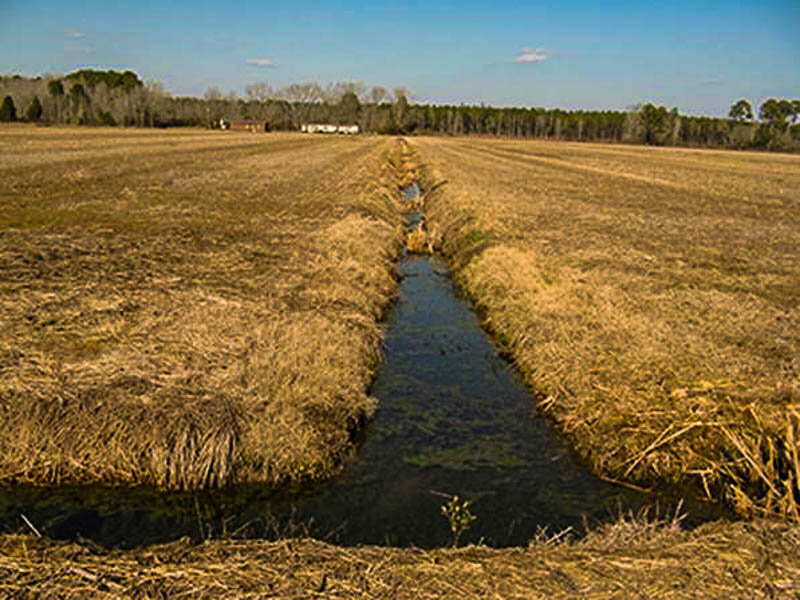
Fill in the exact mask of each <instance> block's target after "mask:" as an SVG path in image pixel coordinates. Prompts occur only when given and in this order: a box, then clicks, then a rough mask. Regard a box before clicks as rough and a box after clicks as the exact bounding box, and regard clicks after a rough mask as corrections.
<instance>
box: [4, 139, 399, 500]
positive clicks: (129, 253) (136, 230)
mask: <svg viewBox="0 0 800 600" xmlns="http://www.w3.org/2000/svg"><path fill="white" fill-rule="evenodd" d="M0 147H1V148H2V151H0V156H1V157H2V158H0V272H2V273H3V277H2V278H1V279H0V415H1V417H0V418H1V419H2V423H3V427H2V428H0V481H3V482H12V481H16V482H32V483H37V484H66V483H87V482H108V483H115V484H120V483H121V484H151V485H157V486H160V487H163V488H169V489H197V488H205V487H213V486H219V485H224V484H228V483H233V482H243V481H259V482H267V483H279V482H283V481H289V480H300V479H304V478H319V477H326V476H330V475H331V474H332V473H333V472H334V471H335V470H336V468H337V467H338V466H339V465H340V464H341V461H342V459H343V457H344V456H346V455H347V454H348V453H349V452H350V449H351V436H352V433H353V432H354V430H355V429H357V428H358V426H359V425H360V423H361V422H362V421H363V420H364V419H365V418H368V417H369V415H370V413H371V411H372V409H373V408H374V404H375V401H374V400H373V399H372V398H370V397H369V396H368V395H367V388H368V385H369V383H370V381H371V378H372V376H373V373H374V370H375V368H376V367H377V364H378V362H379V341H380V329H379V326H378V321H379V319H380V317H381V315H382V312H383V311H384V310H385V308H386V307H387V304H388V303H389V302H390V300H391V298H392V296H393V294H394V290H395V287H396V281H395V271H394V260H395V258H396V256H397V253H398V252H399V249H400V244H401V243H402V235H403V231H402V224H401V219H400V217H399V214H400V210H399V206H398V205H397V204H396V203H397V200H396V194H395V188H394V182H393V181H391V180H390V179H389V178H388V177H387V176H386V175H385V173H384V172H383V167H384V163H385V161H386V159H387V158H388V157H390V155H391V154H396V153H397V149H396V148H395V147H394V144H393V143H391V142H387V141H381V140H377V139H375V138H371V139H367V138H361V139H348V140H344V139H329V138H313V139H312V138H307V137H301V136H299V135H289V134H286V135H282V134H274V135H273V134H270V135H269V136H244V135H237V134H231V135H229V136H228V135H224V134H220V133H219V132H216V133H209V132H193V131H181V132H166V133H163V132H142V131H137V132H128V131H117V130H113V131H111V130H97V131H93V130H92V131H88V130H87V131H83V130H81V131H78V130H74V129H70V130H60V129H46V130H40V129H37V130H33V129H10V130H6V131H2V132H0ZM120 148H124V152H121V151H120Z"/></svg>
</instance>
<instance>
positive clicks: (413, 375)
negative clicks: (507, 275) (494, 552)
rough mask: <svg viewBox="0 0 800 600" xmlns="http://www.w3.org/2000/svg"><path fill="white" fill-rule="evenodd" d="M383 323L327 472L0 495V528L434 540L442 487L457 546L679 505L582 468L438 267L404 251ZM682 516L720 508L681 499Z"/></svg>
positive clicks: (102, 537)
mask: <svg viewBox="0 0 800 600" xmlns="http://www.w3.org/2000/svg"><path fill="white" fill-rule="evenodd" d="M401 267H402V270H403V281H402V284H401V290H400V299H399V301H398V303H397V305H396V306H395V307H394V309H393V311H392V313H391V314H390V318H389V321H388V331H387V337H386V341H385V361H384V363H383V365H382V367H381V370H380V373H379V375H378V377H377V379H376V381H375V384H374V387H373V390H372V394H373V395H374V396H376V397H377V398H378V399H379V401H380V403H379V406H378V409H377V411H376V414H375V419H374V421H373V422H372V423H371V424H370V425H369V426H368V427H367V430H366V431H365V433H364V440H363V444H362V445H361V448H360V449H359V452H358V456H357V457H356V458H355V459H354V460H353V461H352V462H351V463H350V464H349V466H348V468H347V469H346V471H345V472H344V473H343V474H342V475H341V476H340V477H338V478H337V479H335V480H333V481H331V482H329V483H327V484H325V485H321V486H315V487H312V488H305V489H302V490H283V491H281V492H279V493H275V492H268V491H265V490H264V489H262V488H260V487H257V486H247V487H235V488H231V489H226V490H220V491H215V492H205V493H201V494H177V493H170V494H159V493H156V492H154V491H152V490H149V489H132V490H131V489H114V488H91V487H90V488H85V487H83V488H67V489H53V490H43V489H36V488H14V489H10V490H3V491H0V530H4V531H21V530H23V528H24V527H26V526H24V525H23V524H22V520H21V517H20V515H21V514H24V515H25V516H26V517H27V518H28V519H29V520H30V521H31V522H32V523H33V524H34V525H35V526H36V527H37V528H39V529H40V530H41V531H42V533H43V534H45V535H49V536H51V537H55V538H75V537H78V536H81V537H83V538H88V539H91V540H93V541H95V542H97V543H99V544H103V545H106V546H120V547H131V546H136V545H140V544H146V543H156V542H164V541H169V540H174V539H176V538H178V537H181V536H184V535H189V536H192V537H194V538H195V539H202V538H207V537H219V536H223V535H231V534H233V535H236V536H256V537H262V536H269V535H270V533H274V532H275V530H276V529H277V530H279V531H281V532H283V533H289V534H291V533H292V530H291V527H290V525H289V523H295V524H297V523H309V522H310V525H307V532H308V533H311V534H312V535H314V536H315V537H319V538H323V539H329V540H331V541H336V542H339V543H343V544H356V543H377V544H383V543H389V544H393V545H408V544H414V545H417V546H422V547H432V546H439V545H446V544H448V543H449V542H450V541H451V539H452V537H451V532H450V528H449V525H448V521H447V519H446V518H445V517H444V516H443V515H442V514H441V506H442V504H443V503H444V502H445V501H446V500H445V499H444V498H443V497H442V496H440V495H438V494H437V492H438V493H440V494H457V495H459V496H460V497H462V498H468V499H470V500H472V501H473V504H472V506H471V507H470V509H471V511H472V512H473V513H474V514H475V515H476V516H477V520H476V521H475V522H474V523H473V524H472V526H471V527H470V529H469V530H468V531H467V532H466V533H465V534H464V536H463V537H462V542H478V541H480V540H483V542H484V543H486V544H489V545H493V546H507V545H520V544H523V545H524V544H526V543H527V542H528V541H529V540H530V539H531V537H532V536H533V535H534V534H535V533H536V531H537V528H538V527H547V528H548V529H549V531H551V532H557V531H560V530H561V529H564V528H566V527H570V526H572V527H574V528H576V530H582V525H581V524H582V518H583V516H585V517H587V518H588V520H589V522H597V521H601V520H606V519H609V518H614V517H615V516H616V515H617V514H618V513H619V511H620V509H622V510H639V509H640V508H641V507H643V506H646V505H654V504H656V503H658V504H659V505H660V510H661V511H662V512H665V511H668V510H671V507H674V505H675V503H676V500H675V499H669V498H665V497H660V498H659V497H656V496H653V495H647V494H641V493H638V492H634V491H632V490H629V489H626V488H621V487H617V486H613V485H611V484H608V483H606V482H604V481H601V480H600V479H598V478H596V477H594V476H592V475H590V474H589V473H588V472H587V471H586V470H585V469H584V468H582V467H581V466H580V465H579V464H577V462H576V461H575V459H574V457H573V456H571V454H570V453H569V451H568V450H567V449H566V448H565V446H564V445H563V444H562V443H561V442H560V440H559V439H557V437H556V436H554V434H553V433H552V432H551V431H550V429H549V428H548V426H547V424H546V422H545V421H543V420H542V419H541V418H538V417H536V416H535V415H534V413H533V411H532V404H531V396H530V394H529V393H528V392H527V390H526V389H525V387H524V386H523V385H522V384H521V382H520V381H519V380H518V378H517V376H516V374H515V372H514V370H513V369H512V368H511V367H510V366H509V365H508V363H507V362H506V361H505V360H504V359H503V358H502V357H500V356H498V354H497V351H496V348H495V347H494V346H493V344H492V343H491V341H490V340H489V339H488V337H487V336H486V334H484V332H483V331H482V330H481V329H480V326H479V323H478V321H477V319H476V317H475V315H474V314H473V312H472V310H471V309H470V307H469V305H468V304H467V303H466V302H465V301H463V300H462V299H460V298H458V297H457V294H455V293H454V290H453V286H452V283H451V281H450V279H449V278H448V276H447V271H446V265H445V263H444V262H443V261H442V260H441V259H439V258H436V257H433V258H428V257H426V258H409V259H407V260H405V261H404V262H403V263H402V265H401ZM684 510H685V511H688V513H689V518H688V519H687V521H688V522H691V523H698V522H701V521H703V520H707V519H710V518H717V517H719V516H721V515H722V512H721V509H719V508H716V507H713V506H709V505H705V504H700V503H689V504H686V505H685V507H684Z"/></svg>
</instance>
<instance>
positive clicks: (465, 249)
mask: <svg viewBox="0 0 800 600" xmlns="http://www.w3.org/2000/svg"><path fill="white" fill-rule="evenodd" d="M414 146H416V148H417V149H418V152H419V154H420V157H421V160H422V161H423V163H424V164H425V166H426V169H425V173H424V177H425V178H426V179H427V181H428V183H427V185H428V187H430V186H431V185H432V184H433V183H435V182H439V181H445V180H446V181H447V182H448V183H447V184H446V185H443V186H440V188H439V191H438V193H436V194H433V195H431V196H430V197H429V198H428V202H427V205H426V208H427V214H428V218H429V222H431V223H433V225H434V226H438V227H439V228H440V229H441V231H442V232H443V234H444V239H443V247H444V250H445V252H446V253H447V254H448V256H449V257H450V259H451V262H453V263H454V266H455V267H456V271H455V275H456V277H457V278H458V279H459V281H460V283H461V284H462V285H463V286H464V288H465V289H466V291H467V293H468V294H469V295H470V296H471V298H472V299H473V301H474V302H475V304H476V305H477V307H478V308H479V309H480V310H481V311H482V313H483V314H484V316H485V322H486V325H487V327H488V328H489V329H491V330H492V331H493V332H494V334H495V336H496V338H497V339H498V341H499V342H500V343H501V344H502V345H504V346H505V347H506V349H507V350H508V352H509V353H510V354H511V356H512V357H513V358H514V360H515V362H516V363H517V364H518V365H519V367H520V369H521V371H522V373H523V375H524V376H525V378H526V380H527V382H528V383H529V385H530V386H531V388H532V389H533V390H534V391H535V392H536V394H537V395H538V396H539V406H540V408H541V410H543V411H544V412H545V413H547V414H548V415H550V416H551V417H552V418H553V419H554V420H555V422H556V423H557V424H558V426H559V428H560V429H561V430H562V431H563V432H565V433H566V434H567V436H568V438H569V440H570V442H571V444H572V445H574V446H575V447H576V448H577V449H578V450H579V451H580V453H581V454H582V455H583V456H584V457H586V458H587V459H588V460H589V461H590V462H591V464H592V465H593V467H594V468H595V469H596V470H597V471H598V472H600V473H602V474H604V475H605V476H606V477H611V478H615V479H623V480H628V481H635V482H638V483H639V484H645V485H655V486H659V485H664V484H671V483H674V482H691V483H693V484H694V485H696V486H697V489H698V490H699V492H700V493H702V494H704V495H706V496H708V497H709V498H711V499H715V500H720V499H724V500H727V501H728V502H730V503H731V504H732V505H733V506H734V507H736V508H737V510H739V511H740V512H741V513H743V514H753V513H765V514H782V515H786V516H790V517H791V518H794V519H797V518H799V515H798V507H797V502H798V500H800V489H799V488H798V478H800V471H798V461H797V460H796V456H797V441H798V440H800V379H799V377H800V333H798V332H800V310H799V309H798V298H800V270H798V269H797V267H796V265H797V262H798V258H800V256H799V255H798V248H800V212H798V208H800V157H797V156H788V155H772V154H756V153H736V152H716V151H697V150H676V149H656V148H636V147H626V146H604V145H583V144H567V143H548V142H513V141H502V140H494V141H491V140H483V139H476V140H472V139H458V140H454V139H452V140H451V139H440V138H437V139H431V138H420V139H418V140H415V143H414Z"/></svg>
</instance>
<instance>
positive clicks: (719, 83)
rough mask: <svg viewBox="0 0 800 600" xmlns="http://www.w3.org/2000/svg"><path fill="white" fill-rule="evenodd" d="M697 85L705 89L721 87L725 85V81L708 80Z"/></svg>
mask: <svg viewBox="0 0 800 600" xmlns="http://www.w3.org/2000/svg"><path fill="white" fill-rule="evenodd" d="M697 85H698V86H700V87H705V88H709V87H723V86H725V85H727V81H725V80H724V79H708V80H706V81H701V82H700V83H698V84H697Z"/></svg>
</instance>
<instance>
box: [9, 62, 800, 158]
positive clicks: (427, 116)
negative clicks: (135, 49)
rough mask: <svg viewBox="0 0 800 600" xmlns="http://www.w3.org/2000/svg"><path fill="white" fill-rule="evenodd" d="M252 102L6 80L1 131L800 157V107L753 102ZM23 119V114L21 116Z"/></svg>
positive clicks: (335, 88) (381, 95)
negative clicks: (14, 127) (342, 132)
mask: <svg viewBox="0 0 800 600" xmlns="http://www.w3.org/2000/svg"><path fill="white" fill-rule="evenodd" d="M246 95H247V97H246V98H237V97H236V95H235V94H233V93H231V94H229V95H228V96H224V95H223V94H222V93H221V92H219V90H217V89H216V88H209V90H208V91H207V92H206V93H205V95H204V97H203V98H195V97H172V96H170V95H169V94H167V93H165V92H164V90H163V89H162V88H161V87H160V86H158V85H146V84H145V83H144V82H142V81H141V79H139V77H138V76H137V75H136V74H135V73H134V72H132V71H125V72H117V71H113V70H112V71H98V70H90V69H83V70H80V71H76V72H74V73H70V74H69V75H67V76H65V77H52V76H48V77H36V78H25V77H21V76H19V75H14V76H4V77H0V96H2V97H3V101H2V104H0V121H14V120H18V119H19V120H26V121H31V122H46V123H72V124H82V125H110V126H114V125H123V126H137V127H177V126H201V127H215V126H217V125H218V124H219V122H220V119H227V120H238V119H253V120H260V121H265V122H266V123H267V125H268V128H269V129H271V130H298V129H300V126H301V125H302V124H303V123H335V124H358V125H359V126H360V127H361V129H362V131H365V132H370V133H379V134H410V135H413V134H431V135H453V136H461V135H482V136H503V137H511V138H539V139H557V140H572V141H601V142H627V143H643V144H651V145H671V146H705V147H722V148H762V149H770V150H800V124H797V121H798V119H800V100H787V99H778V98H770V99H768V100H766V101H764V102H763V103H762V104H761V106H760V108H759V111H758V117H759V119H758V120H756V118H755V114H756V113H755V111H754V110H753V107H752V105H751V104H750V102H749V101H747V100H739V101H737V102H736V103H734V104H733V105H732V106H731V107H730V111H729V116H728V118H727V119H726V118H717V117H695V116H687V115H681V114H679V113H678V111H677V109H671V110H670V109H667V108H665V107H663V106H657V105H654V104H652V103H646V104H642V105H639V106H636V107H633V108H632V109H630V110H628V111H582V110H575V111H567V110H561V109H545V108H492V107H488V106H465V105H461V106H447V105H434V104H411V103H409V101H408V97H407V93H406V91H405V89H404V88H395V89H394V90H393V92H392V93H389V92H387V90H386V89H385V88H383V87H380V86H376V87H373V88H371V89H370V90H367V89H366V88H365V87H364V85H363V84H361V83H337V84H332V85H329V86H327V87H325V88H323V87H322V86H320V85H318V84H293V85H290V86H286V87H284V88H281V89H279V90H272V88H270V86H269V85H267V84H263V83H262V84H254V85H251V86H247V88H246ZM20 107H24V109H22V111H21V112H20V110H21V108H20Z"/></svg>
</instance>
